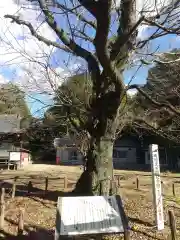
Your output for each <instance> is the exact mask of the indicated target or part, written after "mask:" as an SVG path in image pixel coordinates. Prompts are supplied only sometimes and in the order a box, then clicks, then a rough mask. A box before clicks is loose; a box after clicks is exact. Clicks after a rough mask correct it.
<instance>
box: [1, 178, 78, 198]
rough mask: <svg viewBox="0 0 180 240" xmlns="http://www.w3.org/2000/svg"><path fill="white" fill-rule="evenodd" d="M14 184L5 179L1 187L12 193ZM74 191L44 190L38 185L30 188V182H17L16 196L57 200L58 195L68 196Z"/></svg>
mask: <svg viewBox="0 0 180 240" xmlns="http://www.w3.org/2000/svg"><path fill="white" fill-rule="evenodd" d="M12 186H13V184H12V183H10V182H6V181H3V182H2V183H1V187H3V188H5V191H6V193H7V194H9V193H11V190H12ZM73 195H74V194H73V192H72V191H69V192H64V191H50V190H48V191H46V192H45V191H44V190H42V189H40V188H38V187H34V186H32V187H31V188H28V184H16V193H15V196H16V197H30V198H33V199H34V198H35V197H37V198H41V199H42V200H49V201H54V202H57V199H58V197H60V196H61V197H62V196H63V197H67V196H73Z"/></svg>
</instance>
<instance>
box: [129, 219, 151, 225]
mask: <svg viewBox="0 0 180 240" xmlns="http://www.w3.org/2000/svg"><path fill="white" fill-rule="evenodd" d="M128 219H129V220H130V221H131V222H133V223H137V224H142V225H145V226H147V227H153V226H154V225H153V224H152V223H150V222H146V221H144V220H141V219H138V218H133V217H128Z"/></svg>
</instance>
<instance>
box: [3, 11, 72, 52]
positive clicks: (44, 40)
mask: <svg viewBox="0 0 180 240" xmlns="http://www.w3.org/2000/svg"><path fill="white" fill-rule="evenodd" d="M4 17H5V18H9V19H12V22H16V23H17V24H19V25H24V26H26V27H28V28H29V30H30V32H31V34H32V35H33V36H34V37H36V38H37V39H38V40H39V41H41V42H44V43H45V44H46V45H48V46H54V47H57V48H59V49H61V50H64V51H66V52H71V50H70V49H69V48H68V47H66V46H64V45H61V44H58V43H57V42H54V41H51V40H49V39H47V38H45V37H43V36H41V35H39V34H38V33H37V32H36V30H35V29H34V28H33V26H32V24H31V23H30V22H27V21H24V20H21V19H20V18H19V16H14V15H9V14H7V15H5V16H4Z"/></svg>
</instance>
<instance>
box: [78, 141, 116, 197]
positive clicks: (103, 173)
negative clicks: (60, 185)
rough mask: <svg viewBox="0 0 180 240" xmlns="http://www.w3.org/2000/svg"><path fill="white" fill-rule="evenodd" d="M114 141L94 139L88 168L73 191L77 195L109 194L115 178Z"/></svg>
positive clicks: (89, 152) (88, 157) (89, 153)
mask: <svg viewBox="0 0 180 240" xmlns="http://www.w3.org/2000/svg"><path fill="white" fill-rule="evenodd" d="M112 153H113V142H112V141H111V140H106V139H104V140H103V139H100V140H97V139H96V140H93V143H92V144H91V147H90V149H89V151H88V155H87V163H86V170H85V171H84V172H83V173H82V175H81V176H80V178H79V180H78V182H77V184H76V186H75V189H74V190H73V193H75V194H76V195H84V196H91V195H109V194H110V192H112V189H111V181H112V179H113V162H112Z"/></svg>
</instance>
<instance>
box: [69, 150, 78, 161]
mask: <svg viewBox="0 0 180 240" xmlns="http://www.w3.org/2000/svg"><path fill="white" fill-rule="evenodd" d="M70 159H71V160H77V159H78V155H77V152H76V151H71V153H70Z"/></svg>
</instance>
